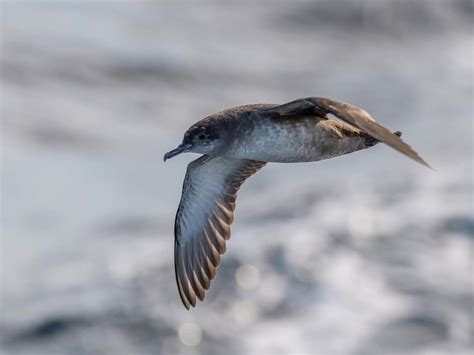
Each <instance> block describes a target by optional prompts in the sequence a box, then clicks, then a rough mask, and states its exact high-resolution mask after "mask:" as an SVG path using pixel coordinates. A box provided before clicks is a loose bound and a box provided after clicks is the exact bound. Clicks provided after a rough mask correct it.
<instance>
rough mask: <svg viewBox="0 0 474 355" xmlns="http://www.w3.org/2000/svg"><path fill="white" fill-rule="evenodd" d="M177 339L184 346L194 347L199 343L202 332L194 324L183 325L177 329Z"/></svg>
mask: <svg viewBox="0 0 474 355" xmlns="http://www.w3.org/2000/svg"><path fill="white" fill-rule="evenodd" d="M179 339H180V340H181V342H182V343H183V344H184V345H186V346H196V345H199V344H200V343H201V339H202V331H201V328H200V327H199V326H198V325H197V324H195V323H184V324H182V325H181V327H180V328H179Z"/></svg>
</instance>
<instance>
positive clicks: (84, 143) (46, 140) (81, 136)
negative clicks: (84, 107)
mask: <svg viewBox="0 0 474 355" xmlns="http://www.w3.org/2000/svg"><path fill="white" fill-rule="evenodd" d="M28 135H29V136H30V139H31V141H33V142H35V143H37V144H40V145H44V146H51V147H69V148H87V149H96V148H99V147H103V146H104V143H103V142H101V141H100V140H99V139H98V138H96V137H93V136H91V135H88V134H85V133H82V132H78V131H72V130H71V129H69V128H66V127H63V126H60V125H57V124H55V125H53V124H46V123H42V124H41V125H34V126H31V127H29V128H28Z"/></svg>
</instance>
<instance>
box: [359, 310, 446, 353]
mask: <svg viewBox="0 0 474 355" xmlns="http://www.w3.org/2000/svg"><path fill="white" fill-rule="evenodd" d="M448 339H449V328H448V326H447V324H446V323H445V321H444V320H443V319H442V318H441V317H437V316H435V315H433V314H425V313H423V314H412V315H408V316H406V317H402V318H399V319H395V320H393V321H391V322H388V323H387V324H385V325H382V326H381V327H380V328H379V329H378V330H377V331H376V332H375V333H374V334H373V335H372V336H371V337H370V339H369V340H368V341H367V342H366V344H364V345H363V346H362V348H361V349H360V350H359V352H358V354H383V353H387V352H389V353H407V352H409V351H413V350H415V349H419V348H423V347H425V346H433V344H436V343H441V342H445V341H447V340H448Z"/></svg>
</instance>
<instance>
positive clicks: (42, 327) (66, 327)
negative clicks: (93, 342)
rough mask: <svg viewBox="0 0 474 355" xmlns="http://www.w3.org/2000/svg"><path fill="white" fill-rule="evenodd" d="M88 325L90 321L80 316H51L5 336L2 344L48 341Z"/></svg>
mask: <svg viewBox="0 0 474 355" xmlns="http://www.w3.org/2000/svg"><path fill="white" fill-rule="evenodd" d="M90 324H92V320H91V319H88V318H85V317H82V316H75V315H70V316H68V315H62V316H51V317H49V318H46V319H43V320H41V321H39V322H37V323H36V324H32V325H30V326H27V327H26V328H25V329H22V330H19V331H17V332H15V333H14V334H11V335H10V336H8V335H7V337H6V339H4V343H5V344H7V345H15V344H19V343H25V342H26V343H28V342H36V341H43V340H49V339H51V338H54V337H57V336H60V335H63V334H64V333H67V332H71V331H73V330H76V329H77V328H80V327H86V326H88V325H90Z"/></svg>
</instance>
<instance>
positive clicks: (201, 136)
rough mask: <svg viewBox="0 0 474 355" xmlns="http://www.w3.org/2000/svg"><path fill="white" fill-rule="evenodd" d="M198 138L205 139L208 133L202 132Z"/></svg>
mask: <svg viewBox="0 0 474 355" xmlns="http://www.w3.org/2000/svg"><path fill="white" fill-rule="evenodd" d="M198 138H199V139H201V140H203V139H204V138H206V135H205V134H200V135H199V136H198Z"/></svg>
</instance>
